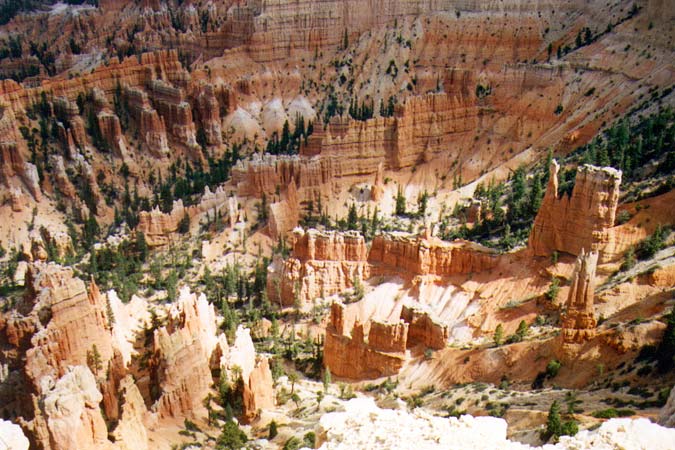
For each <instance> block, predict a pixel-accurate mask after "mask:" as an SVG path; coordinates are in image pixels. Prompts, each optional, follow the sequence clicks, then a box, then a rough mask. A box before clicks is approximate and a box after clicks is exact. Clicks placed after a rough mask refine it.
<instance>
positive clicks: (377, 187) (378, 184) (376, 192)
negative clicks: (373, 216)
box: [370, 163, 384, 202]
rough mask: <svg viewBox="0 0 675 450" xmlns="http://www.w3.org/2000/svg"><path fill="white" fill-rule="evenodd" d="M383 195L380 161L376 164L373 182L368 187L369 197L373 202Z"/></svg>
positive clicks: (382, 171)
mask: <svg viewBox="0 0 675 450" xmlns="http://www.w3.org/2000/svg"><path fill="white" fill-rule="evenodd" d="M383 195H384V165H383V164H382V163H380V164H378V165H377V172H376V173H375V182H374V183H373V187H372V188H371V189H370V199H371V200H372V201H374V202H379V201H380V200H381V199H382V196H383Z"/></svg>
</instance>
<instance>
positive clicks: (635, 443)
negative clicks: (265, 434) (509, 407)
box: [318, 398, 675, 450]
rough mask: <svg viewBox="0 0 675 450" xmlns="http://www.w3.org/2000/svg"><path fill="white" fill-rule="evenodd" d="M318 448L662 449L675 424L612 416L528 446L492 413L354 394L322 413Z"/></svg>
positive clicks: (670, 443)
mask: <svg viewBox="0 0 675 450" xmlns="http://www.w3.org/2000/svg"><path fill="white" fill-rule="evenodd" d="M319 427H320V430H319V435H318V437H319V440H320V442H322V445H321V447H320V449H322V450H343V449H344V450H347V449H355V448H367V449H391V450H394V449H401V450H403V449H411V448H414V449H417V450H422V449H424V450H432V449H438V450H440V449H443V450H454V449H457V450H459V449H462V450H469V449H481V450H482V449H499V450H526V449H527V450H534V449H541V450H563V449H567V450H572V449H574V450H586V449H588V450H590V449H593V450H610V449H623V450H638V449H650V450H667V449H673V448H675V430H673V429H668V428H663V427H661V426H659V425H656V424H654V423H652V422H650V421H649V420H647V419H635V420H632V419H612V420H608V421H607V422H605V423H603V424H602V425H601V426H600V428H598V429H597V430H594V431H581V432H579V433H578V434H577V435H576V436H574V437H569V436H568V437H562V438H561V439H560V442H559V443H557V444H555V445H550V444H548V445H544V446H543V447H531V446H529V445H525V444H521V443H519V442H514V441H510V440H508V439H507V438H506V431H507V423H506V421H505V420H503V419H498V418H494V417H472V416H469V415H465V416H462V417H460V418H449V419H445V418H441V417H435V416H431V415H429V414H427V413H425V412H423V411H421V410H416V411H413V412H412V413H408V412H407V411H404V410H391V409H381V408H379V407H378V406H377V405H376V404H375V402H374V401H373V400H372V399H364V398H360V399H354V400H350V401H349V402H347V403H346V404H345V411H344V412H334V413H329V414H325V415H324V416H323V417H322V418H321V420H320V422H319Z"/></svg>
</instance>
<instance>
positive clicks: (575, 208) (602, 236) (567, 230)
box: [528, 161, 621, 261]
mask: <svg viewBox="0 0 675 450" xmlns="http://www.w3.org/2000/svg"><path fill="white" fill-rule="evenodd" d="M559 170H560V166H559V165H558V163H557V162H556V161H553V163H552V164H551V172H550V173H551V175H550V178H549V182H548V187H547V188H546V194H545V195H544V201H543V202H542V205H541V208H540V209H539V212H538V213H537V217H536V218H535V220H534V226H533V227H532V233H531V234H530V240H529V244H528V245H529V247H530V248H531V249H532V251H533V252H534V254H535V255H537V256H547V255H550V254H551V253H552V252H553V251H561V252H565V253H570V254H572V255H579V254H581V250H582V249H584V248H586V249H590V250H597V251H598V253H599V255H600V256H599V258H600V261H606V258H604V257H603V256H604V255H603V253H604V250H605V248H606V247H607V244H608V242H609V234H610V233H609V229H610V228H612V227H613V226H614V220H615V218H616V208H617V205H618V203H619V186H620V185H621V171H620V170H616V169H614V168H612V167H595V166H591V165H589V164H585V165H584V166H582V167H580V168H579V169H578V171H577V176H576V181H575V184H574V189H573V191H572V195H571V196H568V195H565V194H563V196H562V197H558V171H559Z"/></svg>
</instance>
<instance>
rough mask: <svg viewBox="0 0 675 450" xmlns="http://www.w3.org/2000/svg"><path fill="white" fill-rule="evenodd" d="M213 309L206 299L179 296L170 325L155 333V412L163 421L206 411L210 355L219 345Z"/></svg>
mask: <svg viewBox="0 0 675 450" xmlns="http://www.w3.org/2000/svg"><path fill="white" fill-rule="evenodd" d="M215 331H216V322H215V312H214V309H213V305H209V304H208V302H207V301H206V297H204V295H201V296H200V297H197V296H196V295H195V294H190V292H189V290H188V289H187V288H184V289H182V290H181V292H180V298H179V299H178V302H177V303H176V304H174V305H173V306H172V308H171V309H170V311H169V317H168V324H167V325H166V326H165V327H162V328H159V329H158V330H155V334H154V346H153V356H152V359H151V362H150V367H151V370H150V371H151V379H152V383H153V384H154V385H155V386H157V387H158V389H159V395H158V398H156V401H155V404H154V405H153V410H155V411H156V412H157V413H158V414H159V416H160V417H180V416H193V415H195V414H198V413H199V412H201V411H202V410H203V408H204V406H203V404H202V400H203V399H204V397H206V395H207V394H208V392H209V390H210V387H211V385H212V384H213V379H212V377H211V368H210V361H211V355H212V353H213V351H214V350H215V348H216V345H218V339H217V336H216V333H215Z"/></svg>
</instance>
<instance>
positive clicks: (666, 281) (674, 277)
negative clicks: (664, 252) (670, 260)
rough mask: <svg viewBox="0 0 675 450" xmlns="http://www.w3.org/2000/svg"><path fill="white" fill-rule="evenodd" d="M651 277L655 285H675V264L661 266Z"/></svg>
mask: <svg viewBox="0 0 675 450" xmlns="http://www.w3.org/2000/svg"><path fill="white" fill-rule="evenodd" d="M649 277H650V284H652V285H654V286H658V287H664V288H672V287H673V286H675V265H670V266H666V267H659V268H657V269H656V270H654V272H652V273H651V274H650V276H649Z"/></svg>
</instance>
